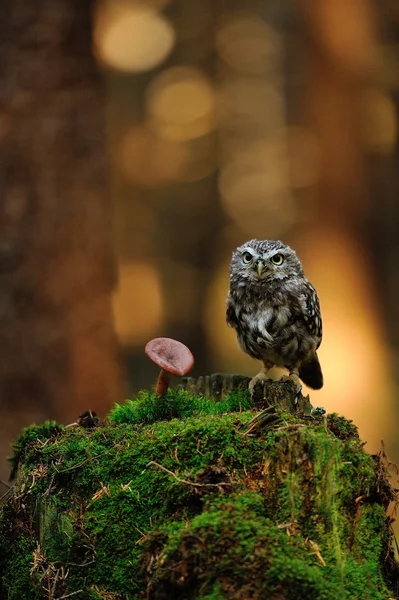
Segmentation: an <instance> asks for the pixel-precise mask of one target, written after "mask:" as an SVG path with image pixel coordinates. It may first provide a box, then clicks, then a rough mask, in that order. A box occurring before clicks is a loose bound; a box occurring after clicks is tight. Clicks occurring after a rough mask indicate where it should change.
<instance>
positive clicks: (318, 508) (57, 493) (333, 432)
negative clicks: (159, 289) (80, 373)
mask: <svg viewBox="0 0 399 600" xmlns="http://www.w3.org/2000/svg"><path fill="white" fill-rule="evenodd" d="M254 414H255V413H254V412H253V411H252V410H250V400H249V397H248V395H247V394H243V395H242V396H241V395H240V394H237V393H235V394H234V393H232V394H230V395H229V396H227V397H226V398H225V399H224V400H221V401H219V402H213V401H211V400H208V399H204V398H203V397H196V396H190V395H189V394H187V392H181V391H180V392H177V393H173V392H169V394H168V397H167V398H166V399H164V400H160V399H159V398H156V397H155V396H154V394H152V393H144V392H143V393H141V394H140V395H139V397H138V399H137V400H134V401H128V402H127V403H126V405H120V406H116V407H115V408H114V409H113V411H112V412H111V415H110V418H109V423H105V424H104V425H102V426H101V427H97V428H94V429H93V430H90V431H88V430H84V429H82V428H65V429H63V430H60V429H59V428H57V427H56V426H55V424H51V426H50V425H46V426H44V427H43V428H36V429H34V428H29V429H28V430H24V432H23V433H22V436H21V438H20V440H18V441H17V442H16V445H15V449H16V453H17V454H16V456H15V458H14V460H15V462H16V463H18V465H19V471H18V485H17V487H16V490H15V496H14V498H13V499H11V500H10V501H9V503H8V504H7V506H6V507H5V508H4V509H3V512H2V516H1V530H0V545H1V546H0V550H1V549H2V550H3V552H2V553H0V573H2V576H1V586H2V588H1V591H2V595H0V597H4V598H11V599H14V598H15V600H16V599H17V598H18V599H19V600H25V599H26V600H27V599H32V600H41V599H42V598H48V595H47V596H46V593H45V592H44V588H45V586H46V585H47V587H48V585H50V586H54V596H55V597H61V596H62V595H66V594H70V593H72V592H77V591H78V590H82V591H80V592H79V594H76V595H77V597H79V598H80V597H81V598H91V599H95V600H98V599H101V598H104V599H112V598H115V599H119V598H123V599H124V600H125V599H127V600H138V599H139V598H142V597H145V595H146V594H147V596H148V597H149V598H153V599H162V598H165V599H166V598H176V600H178V599H179V598H180V599H181V600H183V599H184V600H189V599H191V598H192V599H194V598H195V599H198V598H201V599H202V600H222V599H223V600H224V599H227V598H229V599H230V598H231V599H235V598H237V599H239V598H240V599H241V598H253V599H256V598H259V599H260V598H265V597H270V598H275V599H277V598H285V597H289V598H290V599H294V600H295V599H296V598H298V599H299V598H300V599H301V600H302V599H306V598H309V599H313V598H314V599H318V598H320V599H321V600H323V599H334V600H335V599H336V598H337V597H342V598H348V599H349V598H351V599H352V598H359V599H361V598H369V600H373V599H375V600H380V599H381V600H382V599H383V598H389V596H390V594H391V592H390V591H389V590H388V587H387V581H386V580H385V570H384V569H385V562H384V561H385V557H386V555H387V551H388V547H389V541H390V536H389V530H388V524H387V521H386V517H385V512H384V508H383V506H384V505H385V504H384V503H386V497H387V496H386V495H387V494H388V495H389V493H391V494H392V491H390V490H391V488H390V486H389V483H387V480H386V475H385V473H384V472H383V471H382V470H381V469H382V467H381V465H377V463H376V461H375V460H374V458H373V457H371V456H370V455H368V454H367V453H366V452H365V451H364V449H363V444H362V442H361V441H360V440H359V438H358V435H357V432H356V431H355V429H354V428H353V425H351V423H349V422H347V421H346V420H345V419H343V418H342V417H338V416H336V415H333V416H331V415H329V416H328V418H327V429H326V421H325V420H324V419H323V418H321V417H320V418H316V419H313V418H311V417H309V416H308V415H302V416H301V415H292V414H290V413H287V412H282V411H279V410H278V409H277V412H276V411H275V415H276V419H274V420H272V421H268V422H262V425H260V426H259V427H258V428H257V429H256V430H254V429H251V425H250V424H249V423H250V422H251V420H252V419H253V417H254ZM268 414H269V413H268ZM177 417H178V418H177ZM252 423H253V421H252ZM35 435H36V437H35ZM44 441H45V443H44ZM382 482H385V487H384V494H385V497H384V498H382V497H381V492H380V491H381V489H382V487H383V486H382V485H381V483H382ZM34 552H35V556H34V554H33V553H34ZM15 565H18V568H15ZM61 569H63V571H61ZM61 573H64V575H63V577H61V575H60V574H61ZM65 573H67V575H66V576H65ZM391 580H392V578H391ZM14 589H15V590H17V592H15V593H14V591H13V590H14ZM287 590H290V593H289V595H287ZM10 594H11V595H10ZM13 594H14V595H13Z"/></svg>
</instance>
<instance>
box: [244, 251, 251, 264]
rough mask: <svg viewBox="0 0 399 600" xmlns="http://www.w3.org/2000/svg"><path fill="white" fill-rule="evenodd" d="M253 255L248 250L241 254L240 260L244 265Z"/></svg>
mask: <svg viewBox="0 0 399 600" xmlns="http://www.w3.org/2000/svg"><path fill="white" fill-rule="evenodd" d="M252 259H253V256H252V254H251V253H250V252H244V254H243V255H242V260H243V261H244V263H245V264H246V265H249V263H250V262H251V261H252Z"/></svg>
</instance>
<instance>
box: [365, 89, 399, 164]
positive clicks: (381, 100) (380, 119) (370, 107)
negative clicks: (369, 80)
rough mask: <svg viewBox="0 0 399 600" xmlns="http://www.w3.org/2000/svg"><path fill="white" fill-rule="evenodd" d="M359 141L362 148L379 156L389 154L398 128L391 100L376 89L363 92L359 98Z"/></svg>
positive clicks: (394, 142)
mask: <svg viewBox="0 0 399 600" xmlns="http://www.w3.org/2000/svg"><path fill="white" fill-rule="evenodd" d="M360 116H361V127H360V133H361V140H362V142H363V144H364V146H365V147H366V148H367V149H368V150H371V151H373V152H377V153H380V154H389V153H391V152H392V151H393V150H394V148H395V144H396V139H397V134H398V131H397V129H398V127H397V117H396V107H395V104H394V103H393V101H392V99H391V98H389V96H387V95H386V94H384V93H383V92H381V91H379V90H377V89H370V90H365V91H364V92H363V94H362V96H361V98H360Z"/></svg>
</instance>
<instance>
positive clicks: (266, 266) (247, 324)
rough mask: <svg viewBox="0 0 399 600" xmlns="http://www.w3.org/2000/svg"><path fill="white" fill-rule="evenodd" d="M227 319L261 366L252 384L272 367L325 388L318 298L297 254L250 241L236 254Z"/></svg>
mask: <svg viewBox="0 0 399 600" xmlns="http://www.w3.org/2000/svg"><path fill="white" fill-rule="evenodd" d="M226 319H227V323H228V325H230V326H231V327H233V328H234V329H235V330H236V332H237V337H238V342H239V344H240V346H241V348H242V350H243V351H244V352H246V353H247V354H249V355H250V356H252V358H255V359H257V360H261V361H262V362H263V365H264V368H263V369H262V370H261V371H260V373H258V375H255V377H253V378H252V379H251V381H250V384H249V389H250V391H251V393H253V389H254V386H255V384H256V382H257V381H262V380H264V379H266V374H267V372H268V371H269V369H271V367H273V366H274V365H276V366H278V367H285V368H287V369H288V370H289V374H290V378H292V379H293V380H294V382H295V383H296V384H297V386H298V389H297V393H299V392H300V390H301V387H302V386H301V384H300V381H299V380H302V381H303V382H304V383H305V384H306V385H308V386H309V387H311V388H313V389H316V390H318V389H320V388H321V387H322V386H323V375H322V372H321V367H320V363H319V359H318V357H317V353H316V350H317V349H318V347H319V346H320V343H321V338H322V321H321V315H320V304H319V299H318V296H317V293H316V290H315V289H314V287H313V286H312V285H311V283H309V281H308V280H307V279H306V277H305V273H304V271H303V267H302V264H301V262H300V260H299V259H298V257H297V255H296V254H295V252H294V250H292V248H290V247H289V246H286V245H285V244H283V243H282V242H279V241H274V240H264V241H260V240H250V241H249V242H247V243H245V244H243V245H242V246H240V247H239V248H237V250H236V251H235V252H234V253H233V257H232V259H231V264H230V291H229V293H228V296H227V312H226Z"/></svg>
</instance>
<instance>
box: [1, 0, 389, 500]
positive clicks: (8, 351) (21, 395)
mask: <svg viewBox="0 0 399 600" xmlns="http://www.w3.org/2000/svg"><path fill="white" fill-rule="evenodd" d="M0 73H1V80H0V340H1V354H0V457H1V469H0V471H1V473H0V475H1V477H2V478H3V479H6V478H7V474H8V468H7V466H6V459H5V457H6V456H7V455H9V454H10V442H11V440H12V438H13V437H15V435H16V434H17V433H18V431H19V430H20V428H21V427H22V426H25V425H28V424H30V423H32V422H33V421H34V422H41V421H43V420H44V419H48V418H55V419H57V420H59V421H60V422H63V423H68V422H71V421H74V420H75V419H76V417H77V415H78V414H79V413H80V412H82V411H83V410H86V409H89V408H91V409H93V410H96V411H97V412H98V413H99V414H100V415H101V416H104V415H105V414H106V412H107V411H108V409H109V408H110V407H111V406H112V405H113V403H114V402H115V401H122V400H123V399H124V398H125V397H126V396H128V395H130V394H132V393H134V392H135V391H137V390H138V389H139V388H141V387H147V386H150V385H152V384H153V383H154V382H155V379H156V376H157V373H156V369H154V365H153V364H152V363H151V362H150V361H149V360H148V358H147V357H146V356H145V355H144V350H143V348H144V345H145V344H146V342H147V341H148V340H150V339H151V338H152V337H158V336H171V337H174V338H176V339H178V340H180V341H182V342H184V343H185V344H187V345H188V346H189V347H190V349H191V350H192V352H193V353H194V355H195V358H196V366H195V369H194V371H193V374H194V375H196V376H198V375H201V374H207V373H211V372H216V371H229V372H238V373H244V374H248V375H253V374H255V373H256V372H257V370H258V364H256V363H255V362H254V361H252V360H251V359H249V358H248V357H246V356H245V355H244V354H243V353H242V352H241V351H240V350H239V349H238V347H237V344H236V340H235V335H234V332H233V331H232V330H230V329H228V328H227V326H226V325H225V316H224V313H225V305H224V301H225V295H226V291H227V288H228V265H229V261H230V256H231V253H232V251H233V249H234V248H235V247H236V246H237V245H240V244H242V243H243V242H244V241H246V240H247V239H251V238H253V237H258V238H262V239H266V238H280V239H282V240H283V241H284V242H286V243H289V244H291V245H292V246H293V247H294V248H295V249H296V250H297V252H298V254H299V256H300V257H301V259H302V260H303V263H304V265H305V270H306V273H307V275H308V277H309V279H310V280H311V281H312V282H313V283H314V285H315V287H316V289H317V290H318V292H319V296H320V301H321V307H322V313H323V318H324V340H323V344H322V346H321V349H320V359H321V363H322V365H323V370H324V373H325V387H324V388H323V390H321V391H320V392H313V393H312V394H311V400H312V402H313V404H315V405H323V406H324V407H325V408H326V409H327V410H328V411H329V412H333V411H337V412H341V413H343V414H344V415H345V416H347V417H349V418H353V419H354V421H355V422H356V424H357V425H358V426H359V427H360V433H361V435H362V437H363V438H364V439H365V440H367V441H368V449H369V450H370V451H376V450H378V449H379V447H380V439H381V438H384V440H385V443H386V447H387V449H388V453H389V454H390V457H391V458H392V459H395V458H396V460H398V458H399V444H398V442H397V435H396V432H397V423H398V408H399V407H398V391H399V301H398V296H399V144H398V117H399V3H398V2H397V0H378V2H377V0H374V1H372V0H356V1H352V0H298V1H297V2H290V1H289V0H279V1H272V0H245V1H244V0H142V1H135V0H97V1H94V0H2V2H1V6H0ZM0 491H1V490H0Z"/></svg>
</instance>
